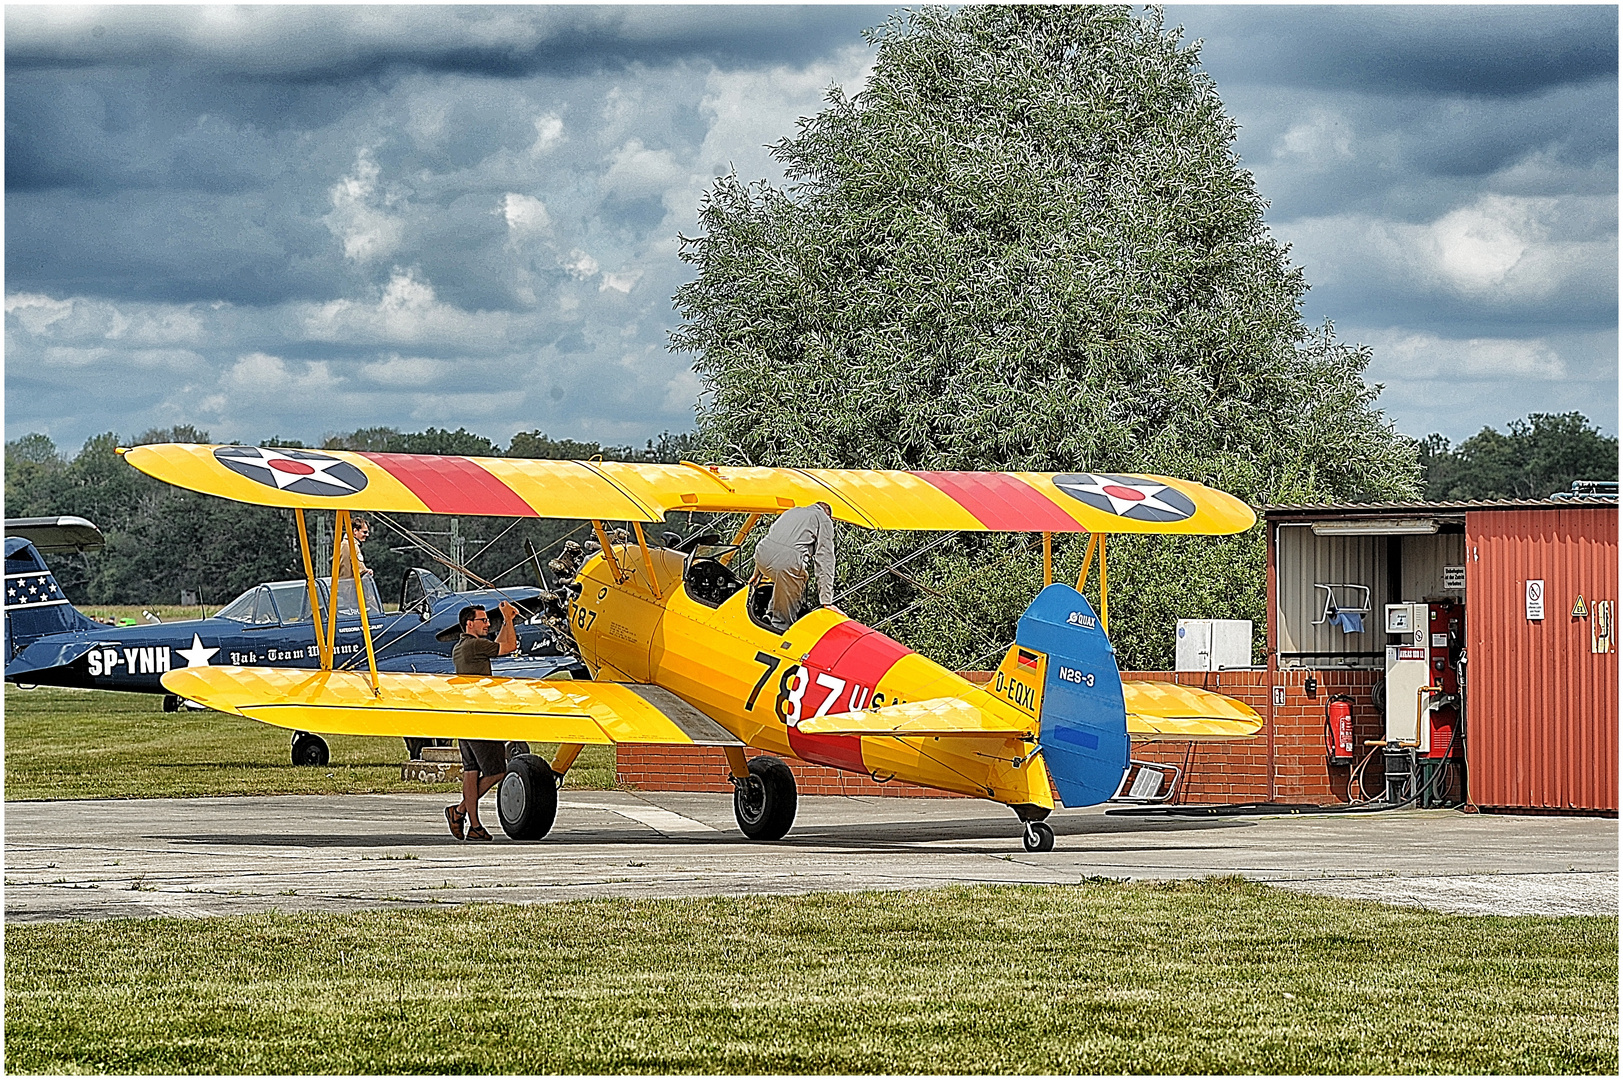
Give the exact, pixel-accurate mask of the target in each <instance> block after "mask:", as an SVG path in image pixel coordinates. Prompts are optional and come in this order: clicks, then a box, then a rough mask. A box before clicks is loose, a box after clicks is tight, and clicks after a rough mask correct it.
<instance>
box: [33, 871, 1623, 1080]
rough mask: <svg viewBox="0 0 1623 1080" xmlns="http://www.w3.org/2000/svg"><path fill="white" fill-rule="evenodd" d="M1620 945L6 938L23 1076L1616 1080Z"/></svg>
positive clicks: (1118, 930) (1191, 914)
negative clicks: (1465, 1079) (1550, 1079)
mask: <svg viewBox="0 0 1623 1080" xmlns="http://www.w3.org/2000/svg"><path fill="white" fill-rule="evenodd" d="M1617 989H1618V983H1617V920H1616V919H1615V918H1563V919H1553V918H1549V919H1547V918H1483V917H1465V916H1449V915H1436V914H1430V913H1426V912H1422V911H1415V910H1406V909H1399V908H1391V907H1383V906H1380V905H1376V904H1370V903H1360V902H1352V901H1340V900H1325V899H1321V898H1315V897H1307V896H1301V895H1297V894H1293V893H1289V892H1284V891H1280V890H1273V889H1269V888H1266V887H1264V886H1260V885H1254V884H1250V883H1246V882H1243V881H1239V880H1237V879H1224V880H1218V881H1209V882H1204V883H1190V882H1185V883H1177V884H1161V885H1155V884H1137V885H1126V884H1118V883H1112V882H1095V883H1087V884H1084V885H1081V886H1046V887H999V888H993V887H979V888H952V889H944V890H932V891H921V892H911V893H889V894H883V893H864V894H855V895H845V894H822V895H814V896H809V897H797V898H776V897H751V898H741V899H728V898H721V899H698V900H681V901H674V900H673V901H667V900H649V901H635V900H597V901H583V902H575V903H564V904H549V905H540V906H533V907H508V906H494V905H492V906H472V907H463V908H458V909H452V910H446V911H423V912H406V913H401V912H378V913H371V914H364V915H350V916H336V915H335V916H311V915H258V916H240V917H231V918H216V919H203V920H196V921H178V920H167V919H164V920H127V921H117V922H100V923H77V924H51V925H11V926H7V928H6V1039H5V1044H6V1045H5V1052H6V1062H5V1065H6V1070H7V1071H8V1072H13V1073H16V1072H48V1073H73V1072H142V1073H171V1072H172V1073H194V1072H205V1073H213V1072H228V1073H284V1072H297V1073H307V1072H308V1073H401V1072H435V1073H464V1072H483V1073H553V1072H564V1073H621V1072H642V1073H649V1072H652V1073H666V1072H669V1073H689V1072H728V1073H759V1072H787V1073H800V1072H811V1073H847V1072H854V1073H943V1072H945V1073H1116V1072H1127V1073H1592V1074H1596V1075H1608V1076H1615V1075H1616V1073H1617V1035H1618V1029H1617V1007H1618V999H1617Z"/></svg>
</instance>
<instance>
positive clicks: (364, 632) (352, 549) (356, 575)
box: [333, 510, 1104, 697]
mask: <svg viewBox="0 0 1623 1080" xmlns="http://www.w3.org/2000/svg"><path fill="white" fill-rule="evenodd" d="M338 518H339V522H340V524H341V525H342V529H341V532H340V535H341V536H342V537H343V539H344V540H345V541H347V542H348V543H349V576H350V580H351V581H353V582H355V602H356V603H357V604H359V605H360V608H361V640H362V641H364V642H366V670H367V671H368V672H369V673H370V674H371V676H372V696H373V697H377V696H378V693H379V691H378V658H377V654H376V653H375V652H374V651H373V650H372V623H371V621H370V620H368V619H367V617H366V590H365V589H363V588H362V587H361V571H360V566H361V549H360V545H359V544H357V543H356V542H355V529H354V527H353V526H351V525H350V521H349V511H348V510H340V511H338ZM1099 570H1100V572H1101V573H1102V572H1103V571H1104V561H1103V560H1100V562H1099ZM336 576H337V575H334V577H335V578H336ZM333 593H334V598H333V614H335V615H336V614H337V613H338V602H337V590H336V589H335V590H333ZM1100 617H1101V618H1103V616H1100Z"/></svg>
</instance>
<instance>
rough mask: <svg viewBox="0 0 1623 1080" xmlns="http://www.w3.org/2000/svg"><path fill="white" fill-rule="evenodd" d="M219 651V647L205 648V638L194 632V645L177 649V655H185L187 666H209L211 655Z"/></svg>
mask: <svg viewBox="0 0 1623 1080" xmlns="http://www.w3.org/2000/svg"><path fill="white" fill-rule="evenodd" d="M219 651H220V650H219V649H217V648H215V649H205V648H204V647H203V639H202V638H200V637H198V636H197V635H196V634H193V635H192V647H191V648H189V649H176V650H175V655H176V656H184V657H185V658H186V666H187V667H208V666H209V657H211V656H213V655H214V654H215V653H217V652H219Z"/></svg>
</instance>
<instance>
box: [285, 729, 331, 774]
mask: <svg viewBox="0 0 1623 1080" xmlns="http://www.w3.org/2000/svg"><path fill="white" fill-rule="evenodd" d="M328 760H329V754H328V752H327V740H326V739H323V738H322V737H321V736H320V735H312V734H310V733H309V732H308V731H296V732H294V733H293V764H295V765H316V766H321V765H325V764H327V761H328Z"/></svg>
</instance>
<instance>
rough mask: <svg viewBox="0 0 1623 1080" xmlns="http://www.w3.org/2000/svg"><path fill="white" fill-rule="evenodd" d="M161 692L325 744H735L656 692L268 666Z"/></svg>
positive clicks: (177, 676) (173, 679) (212, 675)
mask: <svg viewBox="0 0 1623 1080" xmlns="http://www.w3.org/2000/svg"><path fill="white" fill-rule="evenodd" d="M163 685H164V689H166V690H168V691H169V692H170V693H173V694H179V695H180V696H181V697H183V698H188V699H190V700H192V701H196V702H198V703H199V704H202V705H207V706H208V707H209V708H211V709H218V710H220V711H221V712H232V713H238V714H239V715H242V716H246V717H248V718H249V719H251V720H258V721H260V722H261V723H265V724H271V725H274V726H276V727H283V728H291V729H294V730H297V731H315V732H320V733H322V734H326V735H401V736H408V737H411V738H434V739H446V738H457V739H503V740H506V739H523V740H525V741H528V742H563V743H596V744H605V743H622V742H624V743H661V744H675V745H700V746H728V745H732V746H736V745H740V744H739V742H738V740H737V739H736V738H734V737H733V736H732V735H731V734H730V733H729V732H728V731H727V730H726V729H725V728H723V727H722V726H721V725H720V724H718V723H716V722H715V721H714V720H711V719H710V718H709V717H707V716H705V715H704V714H703V713H700V712H699V711H698V710H697V709H694V708H693V707H692V706H690V705H688V704H687V703H686V702H684V701H682V700H681V699H680V698H677V697H676V696H675V695H673V694H668V693H667V692H666V691H663V690H661V689H660V688H659V687H649V686H637V685H631V684H626V683H595V682H574V681H569V680H564V681H560V682H547V681H542V680H539V679H500V678H489V677H484V676H478V675H416V674H403V673H399V672H379V673H378V693H377V694H376V695H374V694H373V693H372V685H371V681H370V679H369V677H368V675H367V673H366V672H358V671H309V670H301V669H298V668H272V667H205V668H183V669H181V670H179V671H171V672H169V673H168V674H167V675H165V676H164V677H163Z"/></svg>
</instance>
